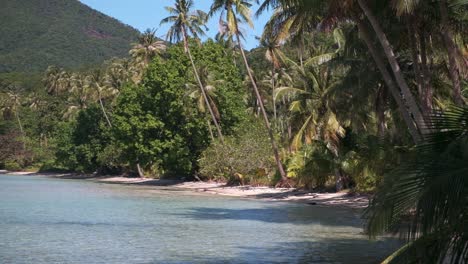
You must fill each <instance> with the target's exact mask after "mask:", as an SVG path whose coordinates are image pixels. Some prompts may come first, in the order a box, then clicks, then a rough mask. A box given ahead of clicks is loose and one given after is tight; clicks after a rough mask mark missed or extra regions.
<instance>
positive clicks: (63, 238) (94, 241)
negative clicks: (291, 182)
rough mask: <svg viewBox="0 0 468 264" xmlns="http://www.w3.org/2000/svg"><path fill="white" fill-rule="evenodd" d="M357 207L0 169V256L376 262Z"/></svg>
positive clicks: (374, 244)
mask: <svg viewBox="0 0 468 264" xmlns="http://www.w3.org/2000/svg"><path fill="white" fill-rule="evenodd" d="M361 226H362V222H361V220H360V214H359V211H353V210H343V209H336V208H321V207H314V206H310V205H298V204H288V203H271V202H259V201H250V200H241V199H232V198H225V197H216V196H199V195H191V194H189V193H186V192H181V191H180V192H178V191H164V190H154V187H153V188H145V187H133V186H121V185H109V184H98V183H93V182H85V181H73V180H59V179H51V178H46V177H37V176H6V175H0V263H35V264H36V263H39V264H41V263H87V264H92V263H142V264H143V263H145V264H149V263H378V262H379V260H382V259H383V258H384V257H385V256H387V255H388V254H389V253H391V252H392V251H393V250H395V249H396V248H397V247H398V245H399V243H398V242H397V241H395V240H388V239H387V240H378V241H369V240H367V238H366V237H365V236H364V235H362V234H361V232H362V228H361Z"/></svg>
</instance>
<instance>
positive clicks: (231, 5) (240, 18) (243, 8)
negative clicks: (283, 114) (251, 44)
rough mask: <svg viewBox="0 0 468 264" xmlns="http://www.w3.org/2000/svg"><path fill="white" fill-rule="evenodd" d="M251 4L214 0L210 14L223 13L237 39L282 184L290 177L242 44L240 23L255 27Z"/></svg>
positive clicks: (231, 33) (246, 1)
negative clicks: (251, 14)
mask: <svg viewBox="0 0 468 264" xmlns="http://www.w3.org/2000/svg"><path fill="white" fill-rule="evenodd" d="M251 6H252V3H251V1H249V0H214V2H213V4H212V5H211V8H210V12H209V14H208V15H209V16H213V15H214V14H216V13H221V15H220V16H221V17H222V16H225V21H226V27H227V28H228V31H227V32H228V34H230V35H232V36H235V37H236V39H237V43H238V48H239V50H240V53H241V55H242V59H243V61H244V65H245V68H246V70H247V75H248V76H249V79H250V82H251V84H252V88H253V90H254V93H255V96H256V97H257V101H258V104H259V107H260V110H261V112H262V116H263V120H264V122H265V126H266V128H267V130H268V134H269V137H270V141H271V145H272V149H273V154H274V156H275V161H276V165H277V167H278V171H279V173H280V175H281V180H282V182H281V184H282V183H287V181H288V178H287V175H286V172H285V170H284V168H283V164H282V163H281V160H280V156H279V150H278V146H277V144H276V140H275V138H274V135H273V130H272V128H271V125H270V121H269V119H268V115H267V113H266V111H265V106H264V105H263V98H262V96H261V94H260V92H259V89H258V86H257V83H256V81H255V78H254V76H253V74H252V71H251V69H250V66H249V62H248V61H247V57H246V55H245V52H244V49H243V48H242V45H241V43H242V41H241V32H240V28H239V24H241V23H247V24H248V25H249V26H251V27H253V23H252V19H251V17H250V7H251Z"/></svg>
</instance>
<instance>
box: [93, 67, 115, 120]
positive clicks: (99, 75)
mask: <svg viewBox="0 0 468 264" xmlns="http://www.w3.org/2000/svg"><path fill="white" fill-rule="evenodd" d="M105 78H106V77H105V75H104V72H103V71H102V70H101V69H96V70H94V71H92V72H91V74H89V75H88V76H87V77H86V86H87V87H89V89H90V90H92V91H94V92H96V93H97V99H98V101H99V105H100V106H101V110H102V113H103V114H104V117H105V119H106V121H107V124H108V125H109V127H112V123H111V121H110V119H109V117H108V116H107V112H106V109H105V108H104V103H103V101H102V99H103V97H104V96H105V95H106V93H107V94H109V93H111V94H112V93H114V92H115V91H114V90H109V89H107V88H108V87H106V84H105V81H106V80H105Z"/></svg>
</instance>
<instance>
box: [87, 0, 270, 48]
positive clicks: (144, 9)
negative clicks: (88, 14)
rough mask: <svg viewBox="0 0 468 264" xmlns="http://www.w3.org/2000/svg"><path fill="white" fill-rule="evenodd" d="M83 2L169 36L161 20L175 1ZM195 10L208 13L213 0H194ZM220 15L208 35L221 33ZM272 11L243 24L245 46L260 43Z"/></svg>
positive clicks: (254, 7) (113, 0)
mask: <svg viewBox="0 0 468 264" xmlns="http://www.w3.org/2000/svg"><path fill="white" fill-rule="evenodd" d="M80 1H81V2H82V3H84V4H86V5H88V6H90V7H92V8H93V9H96V10H98V11H100V12H102V13H104V14H106V15H109V16H112V17H114V18H116V19H118V20H120V21H122V22H123V23H125V24H128V25H130V26H132V27H134V28H136V29H138V30H140V31H144V30H146V29H147V28H159V29H158V32H157V34H158V36H159V37H161V38H165V34H166V32H167V29H168V27H169V26H168V25H163V26H159V22H160V21H161V19H163V18H165V17H167V16H168V14H167V13H166V10H165V9H164V7H165V6H172V5H173V3H174V0H132V1H130V0H80ZM194 2H195V9H200V10H203V11H205V12H208V10H209V8H210V5H211V1H210V0H194ZM256 10H257V5H254V6H253V8H252V15H253V14H254V13H255V11H256ZM218 18H219V16H218V17H213V18H212V19H210V21H209V22H208V25H207V26H208V28H209V31H208V32H207V33H206V34H207V36H208V37H214V36H215V35H216V33H217V32H218ZM268 18H269V14H267V13H265V14H263V15H262V16H261V17H259V18H258V19H256V18H255V17H254V24H255V28H254V29H251V28H249V27H248V25H244V26H243V27H242V29H243V31H244V36H245V43H244V48H246V49H252V48H255V47H256V46H257V45H258V41H257V40H256V39H255V36H260V35H261V34H262V30H263V27H264V25H265V23H266V22H267V21H268Z"/></svg>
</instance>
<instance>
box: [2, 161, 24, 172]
mask: <svg viewBox="0 0 468 264" xmlns="http://www.w3.org/2000/svg"><path fill="white" fill-rule="evenodd" d="M5 169H6V170H7V171H19V170H21V166H20V165H19V164H18V162H16V161H14V160H7V161H5Z"/></svg>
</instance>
